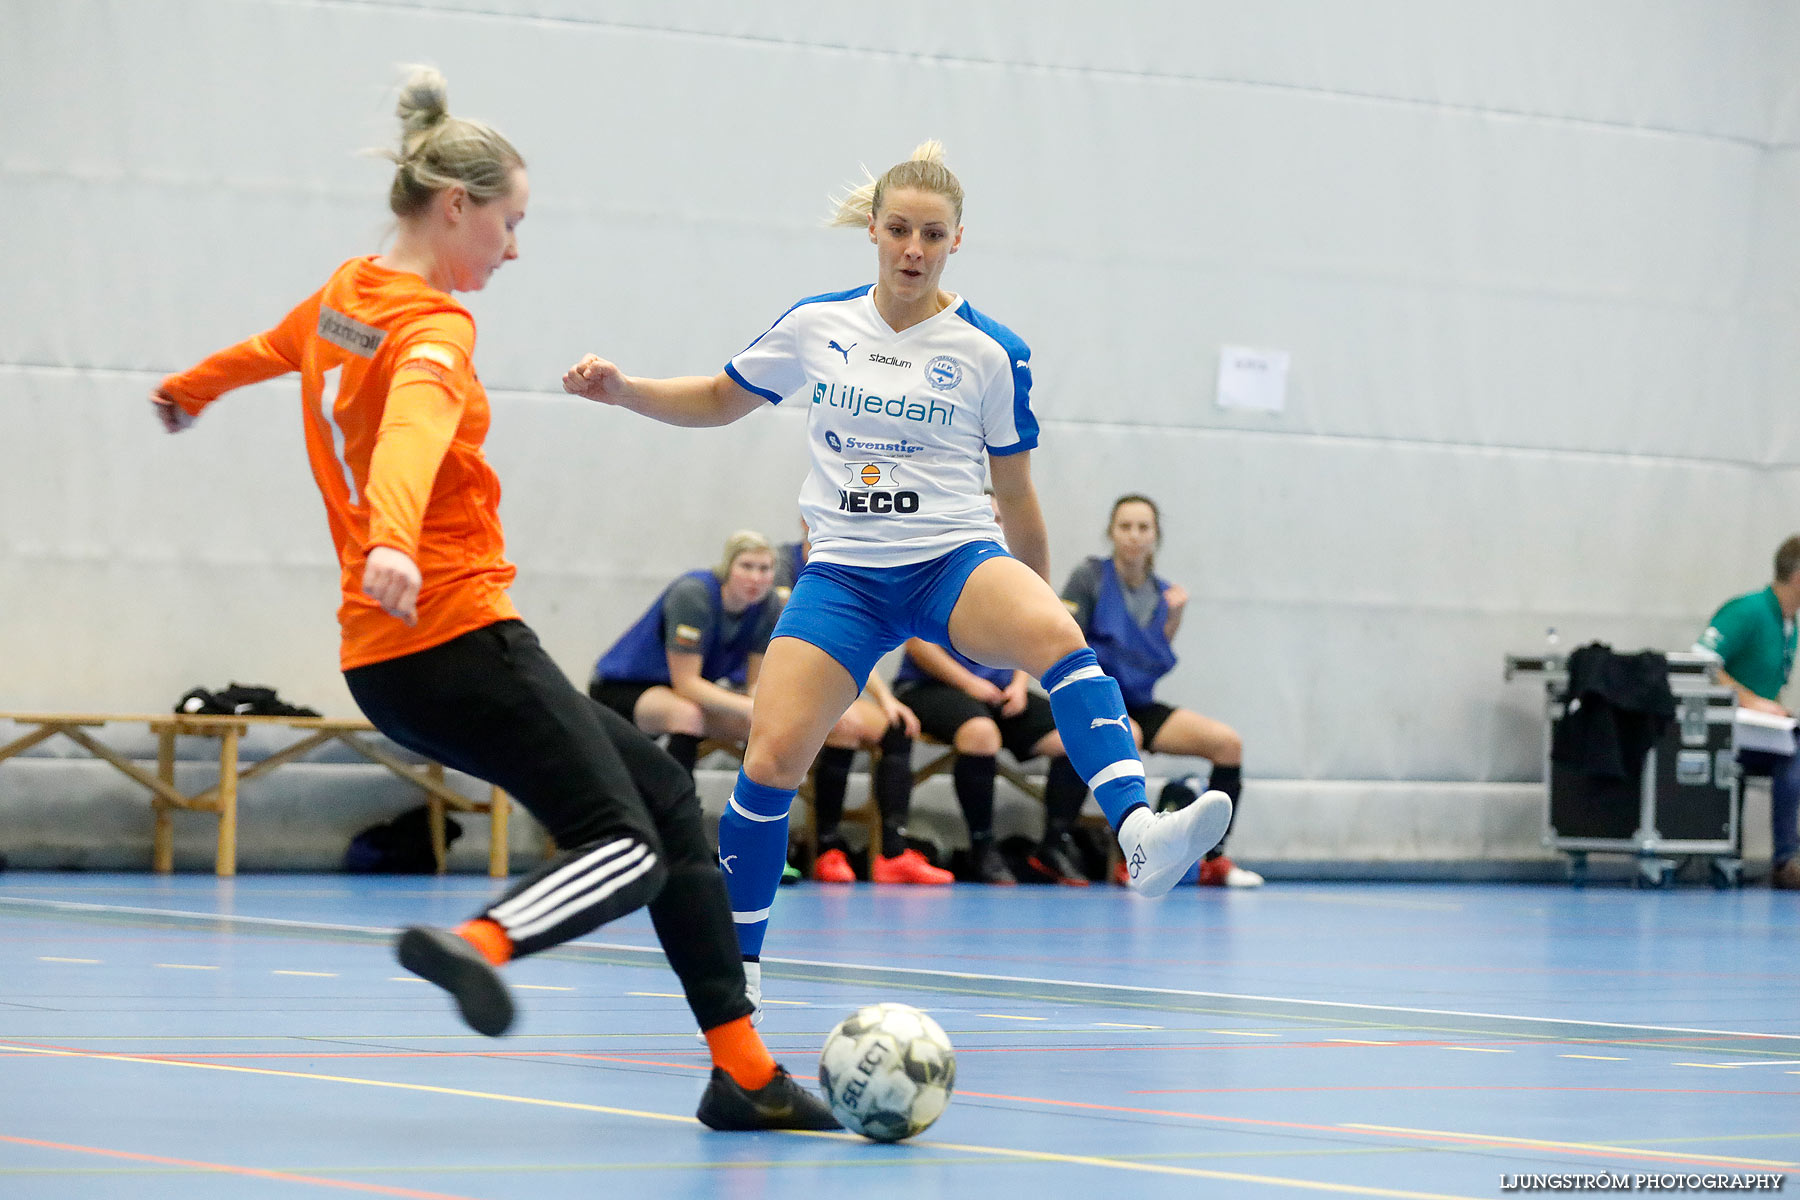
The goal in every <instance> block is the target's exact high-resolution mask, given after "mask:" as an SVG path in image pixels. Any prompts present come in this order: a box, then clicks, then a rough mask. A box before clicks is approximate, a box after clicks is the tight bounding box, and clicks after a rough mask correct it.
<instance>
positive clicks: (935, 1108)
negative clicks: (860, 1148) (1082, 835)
mask: <svg viewBox="0 0 1800 1200" xmlns="http://www.w3.org/2000/svg"><path fill="white" fill-rule="evenodd" d="M955 1086H956V1051H955V1050H953V1049H952V1048H951V1046H950V1039H949V1038H948V1037H946V1036H944V1031H943V1029H942V1028H941V1027H940V1026H939V1025H938V1023H937V1022H936V1021H934V1020H932V1019H931V1018H930V1017H928V1016H926V1015H925V1014H924V1013H922V1012H920V1011H919V1010H918V1009H916V1008H912V1007H910V1006H909V1005H905V1004H871V1005H869V1006H868V1007H867V1008H859V1009H857V1010H856V1011H855V1012H853V1013H851V1014H850V1015H849V1016H847V1017H845V1018H844V1019H843V1020H842V1021H840V1022H838V1026H837V1028H836V1029H833V1030H832V1031H831V1033H830V1034H829V1035H828V1036H827V1037H826V1038H825V1050H824V1052H823V1053H822V1054H820V1055H819V1087H820V1089H821V1090H823V1091H824V1093H825V1102H826V1103H827V1104H829V1105H831V1114H832V1116H834V1117H836V1118H837V1119H838V1120H839V1121H841V1122H842V1123H843V1125H844V1128H846V1129H849V1130H852V1131H853V1132H856V1133H860V1134H862V1135H863V1136H864V1137H866V1138H872V1139H874V1140H875V1141H877V1142H897V1141H899V1140H900V1139H901V1138H909V1137H911V1136H912V1135H913V1134H915V1133H920V1132H922V1131H924V1130H925V1129H926V1128H927V1127H929V1126H930V1125H931V1123H932V1122H933V1121H935V1120H937V1119H938V1117H939V1116H940V1115H941V1114H942V1113H943V1111H944V1106H945V1105H947V1104H949V1103H950V1090H951V1089H952V1088H953V1087H955Z"/></svg>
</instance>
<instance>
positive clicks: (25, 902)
mask: <svg viewBox="0 0 1800 1200" xmlns="http://www.w3.org/2000/svg"><path fill="white" fill-rule="evenodd" d="M0 904H16V905H19V906H21V907H26V908H48V909H62V910H67V911H71V912H96V913H119V914H126V915H133V916H156V917H177V918H180V919H183V920H188V921H208V922H222V923H227V924H248V925H267V926H271V927H274V928H281V929H318V930H337V931H340V932H347V933H366V934H374V935H389V936H391V935H393V934H397V933H399V932H400V931H399V930H398V929H396V928H392V927H388V926H380V925H344V924H336V923H333V922H329V921H300V920H294V919H292V918H286V917H251V916H238V915H226V914H223V913H208V912H194V911H191V910H181V909H163V908H137V907H133V906H131V905H125V904H87V903H82V902H80V901H75V900H44V899H40V898H38V897H35V896H7V895H0ZM564 946H566V947H571V948H576V947H578V948H582V949H589V950H620V951H626V952H629V953H632V954H660V953H661V952H660V951H657V950H652V949H649V948H647V947H644V946H632V945H629V944H626V943H623V942H567V943H564ZM558 948H559V949H560V948H562V947H558ZM763 962H765V963H775V964H777V965H781V966H792V967H819V968H823V969H826V970H838V971H846V970H850V971H871V972H875V973H878V974H881V975H886V976H907V975H911V976H918V977H920V978H921V979H957V980H966V981H969V982H972V983H981V982H991V983H1023V984H1034V985H1037V986H1043V987H1057V988H1064V989H1067V990H1069V991H1081V990H1092V991H1105V992H1126V993H1131V994H1135V995H1142V996H1146V997H1154V996H1176V997H1180V998H1182V999H1187V1000H1219V1001H1233V1002H1237V1003H1244V1002H1252V1003H1258V1002H1260V1003H1268V1004H1287V1005H1292V1006H1294V1007H1296V1008H1316V1009H1319V1010H1320V1011H1337V1012H1342V1011H1346V1010H1348V1011H1351V1012H1363V1013H1375V1014H1381V1015H1384V1016H1405V1017H1459V1018H1464V1019H1473V1020H1486V1021H1516V1022H1518V1023H1520V1024H1522V1025H1523V1024H1530V1025H1579V1026H1582V1027H1584V1028H1588V1029H1608V1030H1617V1031H1619V1032H1621V1033H1636V1034H1681V1035H1686V1036H1699V1037H1712V1038H1739V1039H1744V1040H1747V1041H1757V1040H1764V1041H1789V1040H1791V1037H1792V1035H1789V1034H1780V1033H1752V1032H1749V1031H1746V1030H1735V1029H1699V1028H1693V1027H1689V1026H1682V1025H1633V1024H1627V1023H1625V1022H1622V1021H1590V1020H1586V1019H1582V1018H1569V1017H1534V1016H1523V1015H1520V1014H1518V1013H1491V1012H1469V1011H1466V1010H1462V1009H1453V1008H1408V1007H1405V1006H1402V1005H1397V1004H1361V1003H1355V1002H1351V1001H1345V1000H1305V999H1299V998H1296V997H1284V996H1262V995H1255V994H1249V993H1243V992H1203V991H1197V990H1193V989H1189V988H1166V987H1146V986H1143V985H1140V984H1130V983H1095V982H1093V981H1092V980H1087V979H1045V978H1041V977H1038V976H1034V975H993V974H982V973H980V972H975V971H943V970H933V969H930V968H926V967H888V966H880V965H877V964H873V963H854V962H827V961H824V960H820V959H808V958H772V957H769V956H767V955H765V956H764V957H763ZM416 982H423V981H422V980H418V981H416Z"/></svg>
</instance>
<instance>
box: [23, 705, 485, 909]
mask: <svg viewBox="0 0 1800 1200" xmlns="http://www.w3.org/2000/svg"><path fill="white" fill-rule="evenodd" d="M0 721H12V722H14V723H15V724H17V725H22V726H25V727H26V728H27V729H28V732H26V733H24V734H22V735H20V736H19V737H16V738H14V739H13V740H12V741H10V742H7V743H6V744H5V745H0V762H4V761H5V760H7V759H9V758H12V757H13V756H14V755H17V754H22V753H23V752H25V751H26V750H29V749H30V748H31V747H33V746H35V745H37V744H38V743H39V742H42V741H46V740H48V739H49V738H52V737H55V736H56V735H57V734H62V735H63V736H64V737H66V738H68V739H69V740H70V741H72V742H74V743H75V744H76V745H77V746H80V747H81V748H82V749H83V750H86V751H87V752H88V753H89V754H91V755H93V756H94V757H95V758H97V759H99V760H100V761H102V762H104V763H108V764H110V765H111V766H113V767H115V768H117V769H118V770H119V771H120V772H122V773H123V774H124V775H126V776H127V777H128V778H130V779H131V780H133V781H134V782H136V783H138V784H141V785H142V786H143V787H145V788H147V789H149V791H150V805H151V808H152V809H153V810H154V813H155V820H156V826H155V833H154V835H153V839H152V844H151V864H152V866H153V867H154V868H155V869H156V870H157V871H159V872H163V873H165V874H166V873H168V872H170V871H172V870H174V868H175V826H174V813H175V810H177V809H181V810H184V811H187V812H205V813H213V814H216V815H217V817H218V819H219V844H218V851H217V853H216V855H215V858H214V868H215V870H216V871H217V872H218V874H220V875H225V876H230V875H236V874H237V824H238V811H237V810H238V804H237V801H238V787H239V785H241V784H243V783H245V782H247V781H248V780H251V779H254V778H256V777H257V776H259V775H265V774H267V773H268V772H270V771H273V770H274V769H275V768H277V767H279V766H282V765H283V764H285V763H290V762H293V761H295V760H296V759H299V758H303V757H305V756H306V755H308V754H310V753H312V752H313V751H314V750H317V749H318V748H320V747H321V746H325V745H328V744H330V743H331V742H338V743H340V744H341V745H344V746H347V747H348V748H349V749H351V750H353V751H355V752H356V753H357V754H359V755H361V756H362V757H363V758H366V759H367V760H369V761H370V762H372V763H375V764H377V765H379V766H382V767H386V768H387V769H388V770H389V771H392V772H393V773H394V774H396V775H398V776H399V777H400V778H402V779H404V780H406V781H407V782H409V783H412V784H416V785H417V786H419V787H420V788H422V789H424V791H425V794H426V806H427V812H428V814H429V827H430V830H431V849H432V854H433V856H434V857H435V858H436V860H437V869H438V871H439V873H442V872H443V870H444V868H445V858H446V854H447V849H448V847H447V845H446V838H445V824H444V823H445V814H446V812H447V811H448V810H451V809H454V810H455V811H457V812H468V813H485V814H487V817H488V825H489V842H488V874H489V875H492V876H494V877H496V878H500V877H503V876H505V875H506V874H507V873H508V863H507V832H506V825H507V815H508V811H509V809H510V807H511V801H510V799H509V798H508V797H507V795H506V793H505V792H503V791H501V790H500V789H499V788H497V787H492V788H490V789H489V793H488V798H487V799H486V800H471V799H470V798H469V797H467V796H465V795H463V794H462V793H461V792H458V791H457V790H456V789H454V788H452V787H450V786H449V785H448V784H446V783H445V782H444V768H443V767H442V766H441V765H440V764H438V763H424V764H422V765H415V764H413V763H408V762H406V761H405V760H403V759H401V758H400V757H399V756H397V755H395V754H392V753H390V752H389V751H387V750H384V749H382V748H381V747H380V746H377V745H374V744H373V743H371V742H370V741H368V740H366V739H365V737H364V736H362V735H367V734H371V733H374V732H376V730H375V726H373V725H371V724H370V723H369V722H367V721H364V720H361V719H357V720H338V719H335V718H331V717H252V716H199V715H192V714H187V713H158V714H124V713H0ZM111 724H133V725H145V726H148V727H149V730H150V732H151V733H153V734H155V735H156V747H157V750H156V773H155V774H154V775H152V774H151V773H150V772H148V771H146V770H145V769H144V768H143V767H141V766H139V765H138V764H137V763H135V762H133V761H132V760H131V759H129V758H127V757H125V756H124V755H123V754H121V753H119V752H118V751H117V750H116V749H114V748H113V747H111V746H108V745H107V744H106V743H105V742H103V741H101V740H99V739H98V738H97V737H95V736H94V735H93V733H91V732H89V731H90V730H97V729H102V728H104V727H105V726H107V725H111ZM253 726H268V727H278V728H282V729H289V730H293V731H294V732H296V733H298V734H301V735H302V736H301V737H300V738H299V739H298V740H296V741H294V742H293V743H291V744H290V745H287V746H285V747H283V748H282V749H280V750H278V751H277V752H275V753H274V754H271V755H269V756H268V757H266V758H263V759H260V760H257V761H255V762H251V763H249V764H247V765H240V763H239V761H238V749H239V743H240V742H241V740H242V738H243V737H244V735H245V734H246V733H247V732H249V730H250V729H251V728H252V727H253ZM178 737H206V738H214V739H217V741H218V743H219V780H218V782H217V783H215V784H213V785H212V786H211V787H208V788H203V789H202V790H200V791H198V792H195V793H193V794H192V795H188V794H186V793H184V792H182V791H180V790H179V789H178V788H176V786H175V739H176V738H178Z"/></svg>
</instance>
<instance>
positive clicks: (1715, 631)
mask: <svg viewBox="0 0 1800 1200" xmlns="http://www.w3.org/2000/svg"><path fill="white" fill-rule="evenodd" d="M1796 612H1800V534H1796V535H1795V536H1793V537H1790V538H1788V539H1787V540H1786V541H1785V542H1782V543H1781V545H1780V546H1779V547H1778V548H1777V549H1776V551H1775V580H1774V582H1773V583H1771V584H1769V586H1768V587H1766V588H1763V589H1762V590H1761V591H1760V592H1750V593H1749V594H1747V595H1743V596H1737V597H1734V598H1733V599H1730V600H1727V601H1726V602H1725V603H1724V604H1723V605H1721V606H1720V608H1719V611H1718V612H1716V613H1714V614H1713V618H1712V620H1710V621H1708V622H1707V623H1706V630H1705V632H1704V633H1702V634H1701V635H1700V641H1699V643H1698V645H1697V646H1696V649H1700V650H1706V651H1709V652H1711V653H1713V654H1716V655H1718V657H1719V661H1720V671H1719V675H1720V679H1721V682H1723V683H1724V684H1725V685H1726V686H1727V687H1732V688H1735V689H1737V694H1738V703H1739V704H1740V705H1742V706H1743V707H1744V708H1750V709H1755V710H1757V711H1759V712H1766V713H1774V714H1776V715H1778V716H1792V715H1793V714H1792V713H1790V712H1789V711H1788V710H1787V709H1786V708H1784V707H1783V706H1782V704H1781V689H1782V688H1784V687H1786V686H1787V682H1788V676H1789V674H1791V673H1792V671H1793V669H1794V644H1795V633H1794V614H1795V613H1796ZM1738 761H1739V762H1741V763H1742V764H1743V765H1744V770H1745V771H1746V772H1747V773H1748V774H1751V775H1767V776H1768V777H1769V832H1770V838H1771V841H1772V843H1773V845H1772V852H1771V854H1770V856H1769V860H1770V862H1771V864H1772V867H1771V869H1770V871H1769V886H1770V887H1772V888H1779V889H1782V890H1784V891H1795V890H1800V753H1797V754H1771V753H1769V752H1768V751H1766V750H1740V751H1738Z"/></svg>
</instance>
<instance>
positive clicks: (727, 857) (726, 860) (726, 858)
mask: <svg viewBox="0 0 1800 1200" xmlns="http://www.w3.org/2000/svg"><path fill="white" fill-rule="evenodd" d="M736 857H737V855H735V854H721V855H719V866H720V867H722V868H724V870H725V873H726V874H727V875H735V874H736V873H737V872H735V871H733V870H732V869H731V860H732V859H734V858H736Z"/></svg>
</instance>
